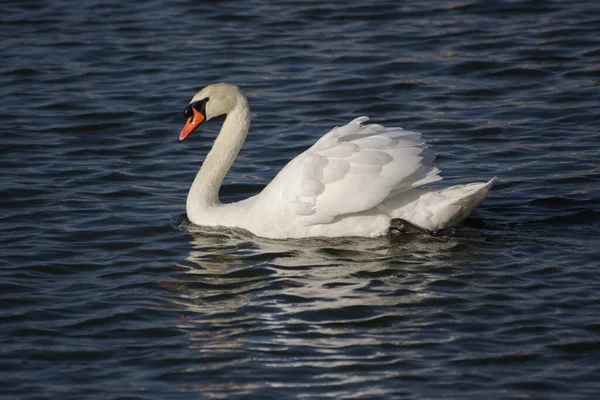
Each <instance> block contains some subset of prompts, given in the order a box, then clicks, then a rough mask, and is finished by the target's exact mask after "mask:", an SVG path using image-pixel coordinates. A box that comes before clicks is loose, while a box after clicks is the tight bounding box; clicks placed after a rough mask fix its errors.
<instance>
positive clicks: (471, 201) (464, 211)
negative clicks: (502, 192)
mask: <svg viewBox="0 0 600 400" xmlns="http://www.w3.org/2000/svg"><path fill="white" fill-rule="evenodd" d="M496 179H498V178H497V177H496V176H495V177H493V178H492V179H490V180H489V181H488V182H485V183H483V182H476V183H469V184H467V185H460V186H453V187H450V188H448V189H446V190H448V191H453V192H455V194H456V196H457V197H456V199H455V200H453V201H451V202H450V204H451V205H453V206H455V207H456V213H455V214H454V215H453V216H452V218H451V219H450V220H449V221H448V223H447V225H448V226H454V225H457V224H459V223H460V222H462V221H463V220H464V219H465V218H467V217H468V216H469V215H471V213H472V212H473V211H474V210H475V209H476V208H477V207H479V205H480V204H481V202H482V201H483V200H484V199H485V198H486V197H487V195H488V192H489V191H490V189H491V188H492V186H494V182H495V181H496Z"/></svg>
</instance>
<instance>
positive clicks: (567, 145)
mask: <svg viewBox="0 0 600 400" xmlns="http://www.w3.org/2000/svg"><path fill="white" fill-rule="evenodd" d="M0 21H1V24H0V32H1V38H2V40H1V46H0V50H1V53H0V54H1V57H0V84H1V87H2V96H0V118H1V124H0V167H1V168H2V180H1V181H0V193H1V195H0V249H1V252H0V397H1V398H3V399H117V398H130V399H188V398H193V399H197V398H206V399H213V398H223V399H225V398H227V399H233V398H253V399H254V398H256V399H259V398H260V399H281V398H332V399H342V398H364V399H389V398H412V399H427V398H456V399H506V398H535V399H549V398H553V399H596V398H598V396H599V395H600V383H599V382H600V263H599V261H598V260H600V250H599V249H600V239H599V237H600V191H599V188H600V150H599V148H600V3H598V2H596V1H587V2H586V1H510V2H508V1H507V2H503V1H493V2H488V1H462V2H446V1H416V0H415V1H408V2H395V1H388V2H385V1H381V2H372V3H371V2H364V1H361V2H348V1H341V0H340V1H282V2H263V1H253V0H249V1H244V2H237V1H236V2H224V1H201V2H187V1H174V2H167V1H159V0H155V1H129V2H122V1H116V0H104V1H100V0H98V1H42V0H39V1H21V0H19V1H3V2H2V13H0ZM218 81H226V82H230V83H234V84H238V85H240V86H241V87H242V88H243V90H244V91H245V93H246V94H247V96H248V97H249V99H250V104H251V108H252V112H253V122H252V126H251V132H250V135H249V138H248V141H247V143H246V144H245V146H244V148H243V150H242V152H241V154H240V156H239V158H238V160H237V162H236V164H235V165H234V167H233V169H232V170H231V172H230V173H229V175H228V176H227V178H226V181H225V184H224V187H223V188H222V192H221V195H222V197H223V199H225V200H228V201H229V200H238V199H242V198H244V197H246V196H248V195H251V194H254V193H256V192H258V191H259V190H260V189H261V188H262V187H263V186H264V185H265V184H266V183H267V182H268V181H269V180H270V179H271V178H272V177H273V176H274V175H275V173H276V172H277V171H278V170H279V168H281V167H282V166H283V165H285V164H286V162H287V160H289V159H291V158H292V157H293V156H295V155H296V154H298V153H299V152H301V151H302V150H303V149H306V148H307V147H308V146H309V145H310V144H311V143H313V142H314V141H315V140H316V139H317V138H318V137H319V136H320V135H321V134H323V133H325V132H327V131H329V129H331V127H333V126H335V125H340V124H344V123H346V122H348V121H350V120H351V119H353V118H355V117H357V116H360V115H369V116H371V118H372V121H373V122H376V123H381V124H386V125H396V126H402V127H404V128H407V129H411V130H417V131H421V132H423V133H424V136H425V137H426V138H427V139H428V140H429V141H431V143H432V144H433V145H434V148H435V149H436V151H437V152H438V166H439V167H440V168H441V169H442V174H443V175H444V177H445V180H444V181H443V182H442V183H444V184H454V183H466V182H470V181H477V180H487V179H489V178H491V177H492V176H495V175H497V176H499V181H498V182H497V184H496V186H495V187H494V189H493V191H492V192H491V193H490V196H489V198H488V199H487V200H486V201H485V202H484V204H483V205H482V207H481V208H479V209H478V210H477V212H476V213H475V214H474V215H473V218H472V219H471V220H469V221H468V223H467V226H466V227H464V228H461V229H459V230H457V231H456V232H454V233H453V234H448V235H446V236H441V237H428V236H418V235H409V236H398V237H383V238H379V239H368V240H367V239H335V240H334V239H330V240H321V239H310V240H296V241H271V240H264V239H259V238H256V237H252V236H250V235H247V234H245V233H243V232H236V231H222V230H216V231H215V230H212V231H210V230H206V229H198V228H194V227H191V226H188V222H187V220H186V217H185V209H184V207H185V198H186V195H187V190H188V188H189V185H190V184H191V181H192V179H193V176H194V174H195V171H196V170H197V169H198V168H199V167H200V165H201V162H202V160H203V157H204V156H205V154H206V152H207V151H208V149H209V147H210V145H211V143H212V138H213V137H214V135H215V134H216V133H217V132H218V129H219V127H220V126H219V125H220V124H219V123H218V122H213V123H208V124H205V125H204V126H203V130H202V133H195V134H194V135H193V136H192V137H191V138H190V139H189V140H188V141H186V142H184V143H183V144H179V143H177V135H178V133H179V130H180V129H181V127H182V126H183V123H184V119H183V117H182V115H181V111H182V110H183V108H184V107H185V106H186V105H187V103H188V101H189V100H190V98H191V96H192V95H193V94H194V93H195V92H196V90H198V89H200V88H201V87H202V86H205V85H207V84H210V83H214V82H218Z"/></svg>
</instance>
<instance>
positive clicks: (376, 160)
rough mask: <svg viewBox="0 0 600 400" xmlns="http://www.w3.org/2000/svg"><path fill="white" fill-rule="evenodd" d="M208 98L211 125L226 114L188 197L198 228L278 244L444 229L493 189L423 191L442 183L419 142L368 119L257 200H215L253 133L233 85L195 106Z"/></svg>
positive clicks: (284, 174)
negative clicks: (395, 229) (238, 232)
mask: <svg viewBox="0 0 600 400" xmlns="http://www.w3.org/2000/svg"><path fill="white" fill-rule="evenodd" d="M220 97H223V98H224V99H226V101H222V100H220ZM203 98H209V101H208V102H207V103H206V114H207V115H206V119H207V120H208V119H210V118H212V117H214V116H217V115H220V114H223V113H226V114H227V118H226V120H225V122H224V124H223V128H222V129H221V133H220V134H219V136H218V138H217V140H216V141H215V144H214V146H213V149H212V150H211V152H210V153H209V154H208V156H207V158H206V161H205V163H204V165H203V167H202V168H201V170H200V171H199V173H198V175H197V177H196V179H195V180H194V183H193V185H192V188H191V189H190V194H189V195H188V203H187V213H188V217H189V218H190V220H191V221H192V222H193V223H196V224H199V225H210V226H218V225H222V226H228V227H239V228H243V229H247V230H249V231H250V232H252V233H254V234H256V235H259V236H264V237H271V238H288V237H304V236H378V235H382V234H385V233H386V232H387V229H388V227H389V224H390V221H391V219H392V218H403V219H405V220H407V221H409V222H412V223H413V224H415V225H418V226H421V227H423V228H425V229H432V230H433V229H441V228H444V227H447V226H453V225H456V224H458V223H460V222H461V221H462V220H463V219H464V218H466V217H467V216H468V215H469V214H470V213H471V212H472V211H473V209H475V207H477V206H478V205H479V203H480V202H481V201H483V199H484V198H485V196H486V195H487V192H488V190H489V188H490V187H491V185H492V183H493V181H494V179H492V180H491V181H489V182H488V183H474V184H470V185H461V186H454V187H450V188H447V189H442V190H432V189H427V188H423V185H426V184H429V183H433V182H436V181H439V180H441V179H442V178H441V177H440V176H439V172H440V171H439V170H438V169H437V168H436V167H434V166H433V160H434V158H435V154H434V152H433V150H432V149H430V148H429V146H428V145H427V144H426V143H425V142H424V141H423V140H421V134H420V133H417V132H412V131H407V130H404V129H402V128H386V127H383V126H381V125H377V124H365V122H367V121H368V118H367V117H360V118H356V119H355V120H353V121H351V122H350V123H349V124H347V125H344V126H340V127H336V128H334V129H332V130H331V131H330V132H329V133H327V134H325V135H324V136H323V137H321V138H320V139H319V140H318V141H317V142H316V143H315V144H314V145H313V146H312V147H310V148H309V149H308V150H306V151H305V152H304V153H302V154H300V155H298V156H297V157H296V158H294V159H293V160H292V161H290V162H289V163H288V164H287V165H286V166H285V167H284V168H283V169H282V170H281V171H280V172H279V173H278V174H277V176H276V177H275V178H274V179H273V180H272V181H271V183H270V184H269V185H267V187H265V188H264V189H263V191H262V192H261V193H259V194H258V195H256V196H254V197H251V198H249V199H246V200H243V201H240V202H237V203H231V204H221V203H220V202H218V198H217V197H216V193H218V189H219V186H220V184H221V183H222V180H223V177H224V176H225V173H226V172H227V170H228V169H229V168H230V167H231V164H232V163H233V160H234V159H235V156H236V155H237V153H238V151H239V148H240V147H241V144H242V143H243V140H244V138H245V136H246V134H247V131H248V126H249V122H250V120H249V109H248V106H247V102H246V100H245V98H244V97H243V95H242V94H241V93H240V92H239V90H238V89H237V88H236V87H234V86H230V85H227V84H217V85H211V86H208V87H206V88H205V89H203V90H202V91H200V92H198V93H197V94H196V96H194V99H193V100H192V101H197V100H201V99H203ZM233 98H235V100H232V99H233ZM209 106H210V108H209ZM207 192H210V193H209V194H207ZM215 199H216V200H215Z"/></svg>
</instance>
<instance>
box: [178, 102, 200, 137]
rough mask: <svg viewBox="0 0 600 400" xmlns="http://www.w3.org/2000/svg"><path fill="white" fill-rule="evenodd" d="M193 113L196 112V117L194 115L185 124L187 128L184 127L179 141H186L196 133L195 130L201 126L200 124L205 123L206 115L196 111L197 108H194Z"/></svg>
mask: <svg viewBox="0 0 600 400" xmlns="http://www.w3.org/2000/svg"><path fill="white" fill-rule="evenodd" d="M192 111H193V112H194V115H192V116H191V117H190V118H189V119H188V120H187V122H186V123H185V126H184V127H183V129H182V130H181V133H180V134H179V141H180V142H181V141H182V140H183V139H185V138H186V137H188V136H189V134H190V133H192V132H193V131H194V129H196V128H197V127H199V126H200V124H201V123H202V122H204V119H205V117H204V115H203V114H202V113H201V112H200V111H198V110H196V109H195V108H192Z"/></svg>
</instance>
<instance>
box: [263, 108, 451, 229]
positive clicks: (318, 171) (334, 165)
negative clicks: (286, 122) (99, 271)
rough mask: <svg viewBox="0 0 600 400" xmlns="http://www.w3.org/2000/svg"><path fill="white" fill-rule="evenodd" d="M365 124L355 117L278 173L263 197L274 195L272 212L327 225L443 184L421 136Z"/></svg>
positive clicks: (362, 118) (328, 134) (364, 118)
mask: <svg viewBox="0 0 600 400" xmlns="http://www.w3.org/2000/svg"><path fill="white" fill-rule="evenodd" d="M366 121H368V118H367V117H360V118H356V119H355V120H353V121H352V122H350V123H349V124H347V125H344V126H341V127H336V128H334V129H332V130H331V131H330V132H329V133H327V134H326V135H324V136H323V137H321V139H319V140H318V141H317V142H316V143H315V144H314V145H313V146H312V147H311V148H309V149H308V150H306V151H305V152H304V153H302V154H300V155H299V156H297V157H296V158H294V159H293V160H292V161H291V162H290V163H289V164H288V165H287V166H285V167H284V168H283V169H282V170H281V171H280V172H279V174H278V175H277V176H276V177H275V179H273V181H272V182H271V183H270V184H269V185H268V186H267V187H266V188H265V190H264V191H263V193H264V194H267V193H269V195H268V196H265V197H266V198H271V200H273V199H274V197H271V196H273V195H274V194H275V193H277V194H278V196H277V197H278V198H279V202H280V203H279V204H278V205H276V206H275V207H277V208H282V207H285V208H288V209H290V211H292V212H293V214H295V215H297V216H298V217H304V218H303V219H305V221H306V223H311V224H314V223H327V222H330V221H331V220H333V219H334V218H335V217H336V216H338V215H343V214H350V213H356V212H361V211H365V210H369V209H371V208H373V207H376V206H378V205H379V204H380V203H382V202H383V201H384V200H386V199H387V198H388V197H390V196H395V195H397V194H399V193H402V192H404V191H406V190H409V189H412V188H415V187H419V186H421V185H424V184H427V183H430V182H435V181H438V180H440V179H442V178H441V177H440V176H439V175H438V173H439V170H438V169H437V168H435V167H434V166H433V164H432V162H433V159H434V158H435V154H434V152H433V150H431V149H429V146H428V145H426V143H425V142H423V141H422V140H421V134H420V133H417V132H411V131H406V130H404V129H402V128H385V127H383V126H381V125H375V124H370V125H362V123H363V122H366Z"/></svg>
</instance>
